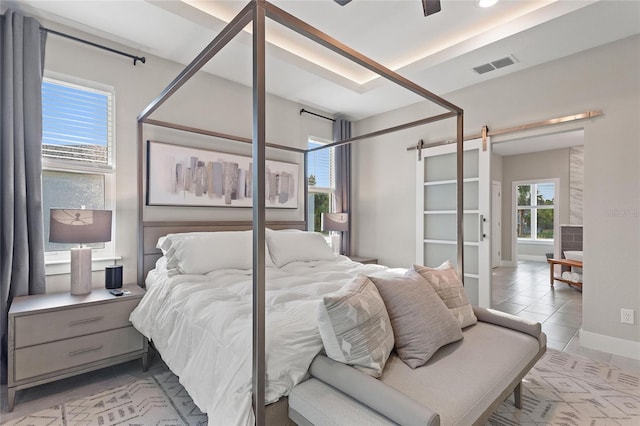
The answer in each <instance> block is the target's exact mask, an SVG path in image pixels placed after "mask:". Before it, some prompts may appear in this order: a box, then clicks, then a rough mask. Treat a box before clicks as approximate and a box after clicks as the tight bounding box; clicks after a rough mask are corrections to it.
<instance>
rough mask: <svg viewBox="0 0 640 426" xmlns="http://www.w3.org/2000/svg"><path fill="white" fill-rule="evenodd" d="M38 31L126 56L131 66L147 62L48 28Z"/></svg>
mask: <svg viewBox="0 0 640 426" xmlns="http://www.w3.org/2000/svg"><path fill="white" fill-rule="evenodd" d="M40 29H41V30H42V31H46V32H48V33H51V34H55V35H57V36H60V37H64V38H68V39H70V40H73V41H77V42H80V43H84V44H88V45H89V46H93V47H97V48H98V49H103V50H108V51H109V52H112V53H116V54H118V55H122V56H126V57H128V58H131V59H133V66H135V65H136V63H137V62H138V61H140V62H142V63H143V64H144V63H145V62H147V59H146V58H145V57H144V56H136V55H131V54H129V53H126V52H123V51H121V50H116V49H112V48H110V47H107V46H103V45H101V44H97V43H94V42H92V41H88V40H83V39H81V38H78V37H74V36H72V35H69V34H65V33H61V32H59V31H55V30H52V29H49V28H45V27H40Z"/></svg>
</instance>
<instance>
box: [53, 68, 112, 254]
mask: <svg viewBox="0 0 640 426" xmlns="http://www.w3.org/2000/svg"><path fill="white" fill-rule="evenodd" d="M113 116H114V114H113V91H109V90H104V89H99V88H96V87H83V86H79V85H76V84H73V83H70V82H66V81H60V80H53V79H50V78H45V79H44V80H43V82H42V202H43V214H44V228H45V229H44V230H45V251H46V260H47V262H48V263H56V261H67V260H68V259H69V252H68V250H69V248H70V247H73V246H74V245H73V244H58V243H50V242H49V241H48V239H49V238H48V237H49V211H50V209H51V208H53V207H68V208H81V207H82V206H84V207H86V208H87V209H113V207H114V206H113V204H112V200H113V194H112V188H113V187H114V185H113V179H114V169H113V139H114V138H113V129H114V125H113ZM90 246H91V247H93V248H94V258H100V257H102V258H105V257H113V244H111V243H99V244H91V245H90Z"/></svg>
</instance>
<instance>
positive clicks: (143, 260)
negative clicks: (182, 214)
mask: <svg viewBox="0 0 640 426" xmlns="http://www.w3.org/2000/svg"><path fill="white" fill-rule="evenodd" d="M267 227H269V228H271V229H300V230H304V229H305V222H304V221H272V222H267ZM251 228H252V223H251V221H232V222H228V221H227V222H216V221H211V222H184V221H182V222H180V221H163V222H143V223H142V244H141V245H140V246H141V248H140V249H139V250H140V253H139V254H138V262H140V264H141V265H142V268H138V275H139V276H138V283H139V285H141V286H144V280H145V278H146V276H147V273H148V272H149V271H150V270H151V269H153V267H154V266H155V263H156V261H157V260H158V259H159V258H160V256H162V253H161V252H160V250H159V249H157V248H156V243H157V242H158V238H160V237H162V236H164V235H167V234H177V233H181V232H216V231H244V230H248V229H251Z"/></svg>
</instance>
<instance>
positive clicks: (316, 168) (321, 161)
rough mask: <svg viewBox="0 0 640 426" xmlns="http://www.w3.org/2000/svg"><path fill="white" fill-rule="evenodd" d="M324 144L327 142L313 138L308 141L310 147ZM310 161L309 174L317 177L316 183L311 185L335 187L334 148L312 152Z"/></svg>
mask: <svg viewBox="0 0 640 426" xmlns="http://www.w3.org/2000/svg"><path fill="white" fill-rule="evenodd" d="M324 145H326V144H325V143H322V142H317V141H313V140H309V143H308V147H309V149H312V148H317V147H320V146H324ZM308 162H309V176H310V177H311V176H313V177H314V178H315V185H310V186H314V187H316V188H323V189H333V188H334V186H335V184H334V178H333V173H334V170H333V148H329V149H321V150H319V151H313V152H310V153H309V156H308Z"/></svg>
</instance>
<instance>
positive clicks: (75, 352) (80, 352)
mask: <svg viewBox="0 0 640 426" xmlns="http://www.w3.org/2000/svg"><path fill="white" fill-rule="evenodd" d="M102 346H103V345H100V346H95V347H93V348H87V349H80V350H77V351H73V352H69V356H77V355H82V354H86V353H88V352H95V351H99V350H100V349H102Z"/></svg>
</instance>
